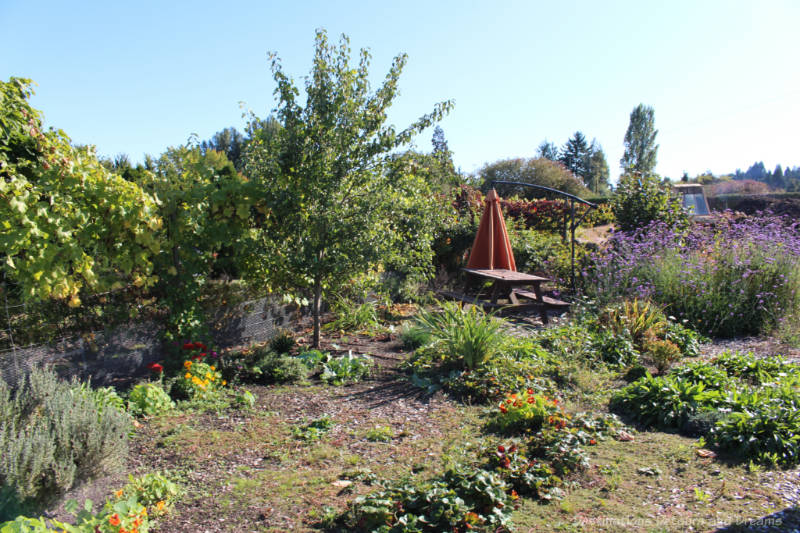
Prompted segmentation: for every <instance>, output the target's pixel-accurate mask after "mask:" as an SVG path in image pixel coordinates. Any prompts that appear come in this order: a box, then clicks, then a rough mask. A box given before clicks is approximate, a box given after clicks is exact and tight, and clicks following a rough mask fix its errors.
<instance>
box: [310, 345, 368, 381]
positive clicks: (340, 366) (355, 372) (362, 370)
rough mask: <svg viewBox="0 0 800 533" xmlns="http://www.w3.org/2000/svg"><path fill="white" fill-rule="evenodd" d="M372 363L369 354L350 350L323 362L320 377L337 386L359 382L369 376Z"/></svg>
mask: <svg viewBox="0 0 800 533" xmlns="http://www.w3.org/2000/svg"><path fill="white" fill-rule="evenodd" d="M372 364H373V363H372V359H370V357H369V356H367V355H358V354H355V355H354V354H353V352H348V353H347V355H343V356H341V357H334V358H330V359H328V361H326V362H325V363H323V365H322V374H321V375H320V377H319V378H320V379H321V380H322V381H324V382H326V383H330V384H331V385H336V386H340V385H345V384H347V383H357V382H359V381H361V380H362V379H364V378H366V377H367V376H369V374H370V371H371V369H372Z"/></svg>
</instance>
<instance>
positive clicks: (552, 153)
mask: <svg viewBox="0 0 800 533" xmlns="http://www.w3.org/2000/svg"><path fill="white" fill-rule="evenodd" d="M536 157H538V158H544V159H549V160H550V161H558V160H559V154H558V147H557V146H556V145H555V144H554V143H551V142H548V141H547V139H545V140H543V141H542V144H540V145H539V148H537V149H536Z"/></svg>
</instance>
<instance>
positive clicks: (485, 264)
mask: <svg viewBox="0 0 800 533" xmlns="http://www.w3.org/2000/svg"><path fill="white" fill-rule="evenodd" d="M467 268H478V269H501V268H502V269H506V270H514V271H516V270H517V264H516V263H515V262H514V252H513V251H512V250H511V242H510V241H509V240H508V232H507V231H506V223H505V220H503V211H502V210H501V209H500V197H499V196H498V195H497V191H495V190H494V189H492V190H490V191H489V192H488V193H487V194H486V207H484V210H483V215H482V216H481V223H480V226H478V234H477V235H475V241H474V242H473V243H472V251H471V252H470V254H469V261H468V262H467Z"/></svg>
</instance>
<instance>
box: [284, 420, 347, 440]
mask: <svg viewBox="0 0 800 533" xmlns="http://www.w3.org/2000/svg"><path fill="white" fill-rule="evenodd" d="M335 425H336V423H335V422H334V421H333V419H332V418H331V417H330V416H328V415H323V416H321V417H320V418H318V419H316V420H312V421H311V422H309V423H308V424H303V425H299V426H294V427H293V428H292V435H294V436H295V437H296V438H298V439H300V440H304V441H307V442H310V441H316V440H319V439H321V438H322V437H324V436H325V435H327V434H328V432H329V431H330V430H331V429H333V426H335Z"/></svg>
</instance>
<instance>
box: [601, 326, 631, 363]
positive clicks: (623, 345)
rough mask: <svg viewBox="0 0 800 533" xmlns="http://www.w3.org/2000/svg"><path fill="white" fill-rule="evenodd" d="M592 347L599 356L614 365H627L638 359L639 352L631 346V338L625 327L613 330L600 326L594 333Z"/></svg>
mask: <svg viewBox="0 0 800 533" xmlns="http://www.w3.org/2000/svg"><path fill="white" fill-rule="evenodd" d="M594 348H595V349H596V350H597V352H598V353H599V354H600V358H601V359H602V360H603V361H605V362H606V363H608V364H610V365H614V366H629V365H632V364H634V363H636V362H637V361H638V360H639V352H638V351H636V348H634V347H633V339H632V338H631V335H630V333H629V332H628V330H627V329H623V330H622V331H618V332H617V331H614V330H612V329H606V328H600V329H598V330H597V332H596V333H595V335H594Z"/></svg>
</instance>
